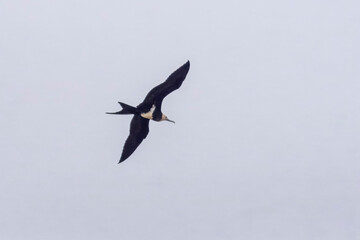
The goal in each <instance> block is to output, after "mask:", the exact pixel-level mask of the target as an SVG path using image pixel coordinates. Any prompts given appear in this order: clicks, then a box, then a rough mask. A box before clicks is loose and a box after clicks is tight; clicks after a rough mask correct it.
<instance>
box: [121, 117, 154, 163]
mask: <svg viewBox="0 0 360 240" xmlns="http://www.w3.org/2000/svg"><path fill="white" fill-rule="evenodd" d="M148 133H149V119H146V118H143V117H141V116H140V115H137V114H135V115H134V117H133V118H132V120H131V123H130V134H129V136H128V138H127V139H126V141H125V145H124V148H123V151H122V154H121V158H120V161H119V163H121V162H123V161H125V160H126V159H127V158H128V157H130V155H131V154H132V153H133V152H134V151H135V150H136V148H137V147H138V146H139V145H140V143H141V142H142V141H143V140H144V139H145V138H146V136H147V135H148Z"/></svg>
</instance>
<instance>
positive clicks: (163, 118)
mask: <svg viewBox="0 0 360 240" xmlns="http://www.w3.org/2000/svg"><path fill="white" fill-rule="evenodd" d="M160 121H168V122H172V123H175V122H174V121H173V120H170V119H168V117H167V116H166V115H165V114H163V115H162V116H161V120H160Z"/></svg>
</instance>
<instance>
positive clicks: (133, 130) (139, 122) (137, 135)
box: [107, 61, 190, 163]
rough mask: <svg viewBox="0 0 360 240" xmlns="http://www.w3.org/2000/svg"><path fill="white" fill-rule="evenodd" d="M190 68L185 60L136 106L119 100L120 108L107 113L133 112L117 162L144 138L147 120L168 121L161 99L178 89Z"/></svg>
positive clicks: (147, 124) (125, 156)
mask: <svg viewBox="0 0 360 240" xmlns="http://www.w3.org/2000/svg"><path fill="white" fill-rule="evenodd" d="M189 69H190V62H189V61H187V62H186V63H185V64H184V65H182V66H181V67H180V68H178V69H177V70H176V71H175V72H173V73H172V74H171V75H170V76H169V77H168V78H167V79H166V80H165V82H163V83H161V84H159V85H158V86H156V87H154V88H153V89H151V91H150V92H149V93H148V94H147V95H146V97H145V99H144V101H143V102H142V103H140V104H139V105H138V106H137V107H132V106H130V105H128V104H125V103H122V102H119V104H120V105H121V107H122V110H121V111H119V112H113V113H109V112H107V114H133V115H134V116H133V118H132V120H131V123H130V134H129V136H128V138H127V139H126V141H125V145H124V148H123V151H122V154H121V158H120V161H119V163H121V162H123V161H125V160H126V159H127V158H128V157H130V155H131V154H132V153H133V152H134V151H135V150H136V148H137V147H138V146H139V145H140V143H141V142H142V141H143V140H144V139H145V138H146V136H147V135H148V133H149V121H150V120H154V121H157V122H160V121H169V122H172V123H175V122H174V121H172V120H170V119H169V118H168V117H167V116H166V115H164V114H163V113H162V112H161V104H162V101H163V99H164V98H165V97H166V96H167V95H168V94H169V93H171V92H173V91H174V90H176V89H178V88H179V87H180V86H181V84H182V82H183V81H184V80H185V77H186V75H187V73H188V72H189Z"/></svg>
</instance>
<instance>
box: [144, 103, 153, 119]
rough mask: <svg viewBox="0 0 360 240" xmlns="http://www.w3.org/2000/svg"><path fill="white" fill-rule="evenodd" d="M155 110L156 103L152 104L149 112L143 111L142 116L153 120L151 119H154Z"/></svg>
mask: <svg viewBox="0 0 360 240" xmlns="http://www.w3.org/2000/svg"><path fill="white" fill-rule="evenodd" d="M154 110H155V105H152V107H151V109H150V111H148V112H147V113H142V114H141V116H142V117H143V118H147V119H150V120H151V119H153V116H152V115H153V112H154Z"/></svg>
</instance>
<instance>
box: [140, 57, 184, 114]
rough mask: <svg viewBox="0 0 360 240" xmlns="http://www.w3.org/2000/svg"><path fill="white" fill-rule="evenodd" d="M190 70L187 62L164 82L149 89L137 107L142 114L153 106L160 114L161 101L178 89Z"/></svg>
mask: <svg viewBox="0 0 360 240" xmlns="http://www.w3.org/2000/svg"><path fill="white" fill-rule="evenodd" d="M189 69H190V62H189V61H187V62H186V63H185V64H184V65H182V66H181V67H180V68H178V69H177V70H176V71H175V72H173V73H172V74H171V75H170V76H169V77H168V78H167V79H166V80H165V82H163V83H161V84H159V85H158V86H156V87H154V88H153V89H151V91H150V92H149V93H148V94H147V95H146V97H145V99H144V101H143V102H142V103H140V104H139V105H138V106H137V107H138V109H140V110H141V111H143V112H147V111H149V110H150V108H151V107H152V105H153V104H155V107H156V108H157V111H160V112H161V103H162V100H163V99H164V98H165V97H166V96H167V95H168V94H169V93H171V92H173V91H174V90H176V89H178V88H179V87H180V86H181V84H182V83H183V81H184V80H185V78H186V75H187V73H188V72H189Z"/></svg>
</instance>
